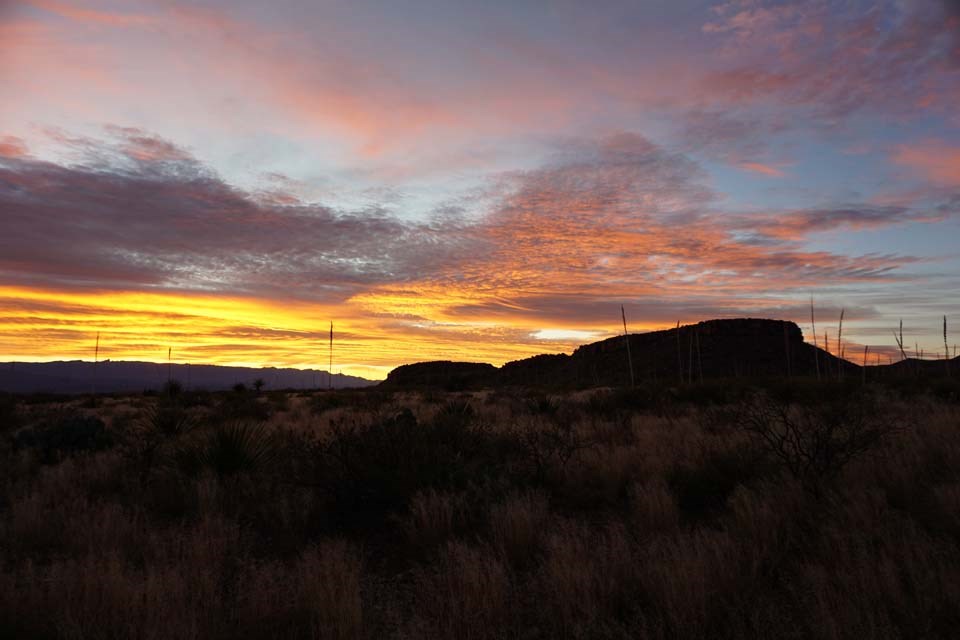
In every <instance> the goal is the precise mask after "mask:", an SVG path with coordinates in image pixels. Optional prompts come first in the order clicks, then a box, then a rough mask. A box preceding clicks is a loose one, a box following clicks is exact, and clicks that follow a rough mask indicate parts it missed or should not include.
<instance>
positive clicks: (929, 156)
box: [892, 140, 960, 187]
mask: <svg viewBox="0 0 960 640" xmlns="http://www.w3.org/2000/svg"><path fill="white" fill-rule="evenodd" d="M892 160H893V161H894V162H895V163H897V164H899V165H903V166H905V167H909V168H910V169H911V170H913V171H915V172H916V173H917V174H918V175H920V176H922V177H923V178H925V179H926V180H929V181H930V182H933V183H935V184H939V185H942V186H946V187H960V147H952V146H949V145H947V144H945V143H943V142H940V141H938V140H927V141H924V142H920V143H916V144H912V145H903V146H900V147H898V148H897V149H896V150H895V151H894V152H893V155H892Z"/></svg>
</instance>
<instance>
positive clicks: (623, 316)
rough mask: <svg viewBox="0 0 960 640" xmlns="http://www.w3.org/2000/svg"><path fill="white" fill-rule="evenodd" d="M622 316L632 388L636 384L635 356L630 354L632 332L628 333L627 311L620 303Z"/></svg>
mask: <svg viewBox="0 0 960 640" xmlns="http://www.w3.org/2000/svg"><path fill="white" fill-rule="evenodd" d="M620 317H621V318H622V319H623V339H624V341H625V342H626V343H627V366H628V367H630V388H631V389H632V388H633V387H635V386H636V383H635V382H634V380H633V357H632V356H631V355H630V334H629V333H627V312H626V311H624V310H623V305H620Z"/></svg>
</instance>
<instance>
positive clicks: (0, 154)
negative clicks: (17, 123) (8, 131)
mask: <svg viewBox="0 0 960 640" xmlns="http://www.w3.org/2000/svg"><path fill="white" fill-rule="evenodd" d="M26 155H27V146H26V145H25V144H24V143H23V140H21V139H20V138H17V137H14V136H0V158H22V157H24V156H26Z"/></svg>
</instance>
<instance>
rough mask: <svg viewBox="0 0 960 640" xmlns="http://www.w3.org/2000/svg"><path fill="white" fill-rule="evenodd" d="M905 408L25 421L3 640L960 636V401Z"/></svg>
mask: <svg viewBox="0 0 960 640" xmlns="http://www.w3.org/2000/svg"><path fill="white" fill-rule="evenodd" d="M838 334H839V331H838ZM824 378H829V376H824ZM877 384H879V383H871V384H870V385H867V386H866V388H864V384H863V383H862V381H860V380H857V379H848V380H847V381H846V383H845V384H838V383H837V382H836V380H835V379H832V380H829V382H828V381H827V380H824V382H823V383H817V382H816V381H815V380H800V379H793V380H791V381H788V382H774V381H769V382H768V383H765V384H764V385H763V386H765V389H763V390H760V389H758V388H756V381H755V382H751V383H748V382H743V381H740V382H736V383H734V382H723V383H721V382H719V381H715V382H713V383H708V384H705V385H685V386H683V387H680V388H671V387H662V388H661V387H654V386H650V385H638V388H637V389H635V390H630V389H623V390H616V391H614V390H609V389H606V390H605V389H596V390H590V391H581V392H576V393H565V394H562V395H554V394H549V393H545V392H542V391H541V392H538V393H532V392H525V391H518V390H514V391H497V392H487V391H476V392H457V393H449V392H448V393H442V392H437V391H428V392H412V391H407V392H400V391H397V392H395V393H392V394H389V393H384V392H382V391H375V390H370V391H364V392H316V393H314V394H312V395H310V394H297V395H289V396H288V395H286V394H281V393H280V392H276V391H270V392H269V393H266V394H258V393H256V392H255V391H254V390H252V389H248V388H247V387H242V388H239V387H238V388H237V389H234V390H232V391H227V392H222V393H215V394H208V395H206V396H203V397H202V398H200V397H199V396H198V397H197V398H193V396H192V395H191V393H190V392H185V391H183V390H182V389H180V390H174V389H164V392H163V393H160V394H157V395H156V396H151V397H143V396H140V397H120V396H101V397H99V398H98V402H97V403H95V405H94V406H92V407H88V408H85V407H84V406H82V405H83V404H84V402H83V400H82V399H68V398H64V397H53V398H44V399H40V398H26V397H15V396H2V397H0V421H2V422H0V432H2V435H0V437H2V438H3V442H2V443H0V457H2V461H0V469H2V473H0V638H6V637H9V638H20V637H29V638H153V639H163V638H178V639H181V638H224V639H225V638H342V639H347V638H478V639H482V638H518V637H522V638H628V637H629V638H634V637H637V638H663V639H666V638H731V639H732V638H779V637H793V638H797V637H803V638H823V639H830V640H833V639H838V638H858V639H859V638H880V637H882V638H918V637H921V638H949V637H953V636H954V634H955V630H956V628H957V625H958V624H960V607H958V606H957V604H958V603H960V519H958V517H957V513H958V512H960V432H958V427H960V405H958V397H960V394H957V393H956V391H957V389H956V385H957V384H958V381H957V379H956V376H955V377H954V378H951V379H947V378H943V379H941V380H938V381H929V382H924V380H923V379H921V378H918V377H915V376H910V377H907V378H903V379H901V380H895V381H892V382H891V383H890V384H892V385H894V386H889V387H878V386H877ZM280 395H283V397H282V398H281V397H280Z"/></svg>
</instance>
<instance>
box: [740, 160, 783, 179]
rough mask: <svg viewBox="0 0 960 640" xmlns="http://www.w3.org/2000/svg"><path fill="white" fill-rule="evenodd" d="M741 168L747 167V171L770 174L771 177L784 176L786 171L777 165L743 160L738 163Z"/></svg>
mask: <svg viewBox="0 0 960 640" xmlns="http://www.w3.org/2000/svg"><path fill="white" fill-rule="evenodd" d="M738 166H739V167H740V168H741V169H746V170H747V171H753V172H754V173H762V174H763V175H765V176H770V177H771V178H782V177H783V176H784V173H783V171H782V170H780V169H778V168H777V167H773V166H770V165H766V164H763V163H762V162H741V163H740V164H739V165H738Z"/></svg>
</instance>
